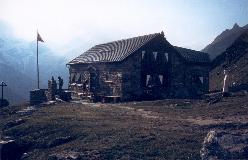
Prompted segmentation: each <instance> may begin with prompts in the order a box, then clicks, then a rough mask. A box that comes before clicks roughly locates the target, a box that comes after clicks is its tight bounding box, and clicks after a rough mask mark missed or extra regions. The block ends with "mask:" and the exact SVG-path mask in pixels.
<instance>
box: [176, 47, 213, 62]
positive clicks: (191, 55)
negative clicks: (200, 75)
mask: <svg viewBox="0 0 248 160" xmlns="http://www.w3.org/2000/svg"><path fill="white" fill-rule="evenodd" d="M174 48H175V49H176V50H177V51H178V52H179V53H180V54H181V55H182V57H183V58H184V59H185V60H186V61H189V62H198V63H209V62H210V58H209V55H208V53H204V52H199V51H195V50H191V49H186V48H182V47H177V46H174Z"/></svg>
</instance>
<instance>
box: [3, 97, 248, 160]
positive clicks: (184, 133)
mask: <svg viewBox="0 0 248 160" xmlns="http://www.w3.org/2000/svg"><path fill="white" fill-rule="evenodd" d="M247 113H248V95H247V94H246V93H240V94H236V95H233V96H231V97H227V98H224V99H222V100H220V101H219V102H218V101H215V103H213V104H210V105H209V103H208V102H206V101H204V100H159V101H150V102H130V103H121V104H101V103H95V104H93V103H92V104H91V103H83V102H77V103H75V102H71V103H56V104H54V103H51V104H47V105H43V106H36V107H30V106H28V105H22V106H12V107H5V108H1V109H0V129H1V139H2V141H1V144H2V147H4V145H5V148H2V152H1V154H2V157H4V156H12V157H17V158H19V159H25V160H30V159H36V160H45V159H50V160H56V159H66V158H67V159H192V160H195V159H201V154H204V156H206V154H208V153H209V152H208V151H206V149H207V147H208V146H206V145H207V144H205V145H204V146H205V148H204V147H203V141H204V138H205V137H206V135H207V134H208V133H209V131H216V132H219V131H220V132H221V133H222V132H223V131H225V132H228V133H230V134H236V135H237V134H242V135H243V134H246V133H247V132H248V114H247ZM213 135H217V133H215V132H210V133H209V135H208V136H210V138H205V141H206V142H208V143H209V139H210V140H211V137H213ZM218 136H219V134H218ZM212 139H213V138H212ZM6 144H9V147H8V146H7V147H6ZM243 145H245V144H243ZM202 147H203V149H202V151H201V154H200V150H201V148H202ZM244 157H245V155H244V156H243V157H242V156H241V157H239V158H240V159H246V158H247V157H246V158H244ZM229 158H230V157H229ZM236 158H237V157H236Z"/></svg>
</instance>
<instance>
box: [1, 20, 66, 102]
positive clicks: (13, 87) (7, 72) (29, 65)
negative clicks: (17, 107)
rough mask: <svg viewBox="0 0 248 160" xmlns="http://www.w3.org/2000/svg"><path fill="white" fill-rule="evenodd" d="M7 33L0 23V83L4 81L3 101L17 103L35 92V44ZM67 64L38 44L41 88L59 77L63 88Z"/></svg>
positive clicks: (43, 44) (6, 27)
mask: <svg viewBox="0 0 248 160" xmlns="http://www.w3.org/2000/svg"><path fill="white" fill-rule="evenodd" d="M9 30H10V28H8V26H6V25H3V24H1V22H0V82H1V81H2V80H4V81H5V82H6V83H7V84H8V87H5V89H6V94H5V95H6V97H7V99H8V100H9V101H10V102H12V103H18V102H23V101H26V100H28V99H29V91H30V90H32V89H35V88H37V72H36V43H35V42H26V41H23V40H19V39H17V38H16V37H15V36H13V35H12V34H11V32H10V31H9ZM34 39H35V37H34ZM67 61H68V60H66V59H65V58H63V57H59V56H57V55H56V54H54V53H53V52H52V51H51V50H50V49H49V48H47V47H46V45H45V43H42V44H40V47H39V66H40V82H41V85H40V86H41V88H47V81H48V80H49V79H51V76H54V78H57V77H58V76H62V77H63V79H64V87H67V82H68V69H67V68H66V62H67ZM0 95H1V94H0Z"/></svg>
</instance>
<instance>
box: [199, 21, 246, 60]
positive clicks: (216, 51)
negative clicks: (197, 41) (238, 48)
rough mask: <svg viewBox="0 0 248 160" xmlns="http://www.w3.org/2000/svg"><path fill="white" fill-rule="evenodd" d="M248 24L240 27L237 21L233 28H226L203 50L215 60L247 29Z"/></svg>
mask: <svg viewBox="0 0 248 160" xmlns="http://www.w3.org/2000/svg"><path fill="white" fill-rule="evenodd" d="M246 29H248V24H247V25H245V26H243V27H240V26H239V25H238V24H237V23H235V24H234V25H233V27H232V28H231V29H226V30H225V31H223V32H222V33H221V34H219V35H218V36H217V37H216V38H215V39H214V40H213V41H212V42H211V43H210V44H208V45H207V46H206V47H205V48H204V49H202V50H201V51H202V52H206V53H208V54H209V55H210V58H211V59H212V60H213V59H214V58H216V57H217V56H218V55H220V54H221V53H222V52H224V51H225V50H226V49H227V48H228V47H229V46H231V44H232V43H233V42H234V41H235V40H236V39H237V38H238V37H239V36H240V35H241V34H242V33H243V32H244V31H245V30H246Z"/></svg>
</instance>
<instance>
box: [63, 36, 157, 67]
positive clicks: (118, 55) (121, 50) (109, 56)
mask: <svg viewBox="0 0 248 160" xmlns="http://www.w3.org/2000/svg"><path fill="white" fill-rule="evenodd" d="M158 35H160V34H159V33H155V34H149V35H144V36H139V37H134V38H129V39H123V40H119V41H114V42H109V43H105V44H99V45H96V46H94V47H92V48H91V49H89V50H88V51H86V52H84V53H83V54H81V55H80V56H78V57H77V58H75V59H73V60H72V61H71V62H69V63H68V64H78V63H95V62H116V61H122V60H123V59H125V58H126V57H128V56H129V55H130V54H132V53H133V52H135V51H136V50H138V49H139V48H140V47H142V46H143V45H145V44H146V43H147V42H149V41H150V40H152V39H153V38H155V37H156V36H158Z"/></svg>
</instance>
